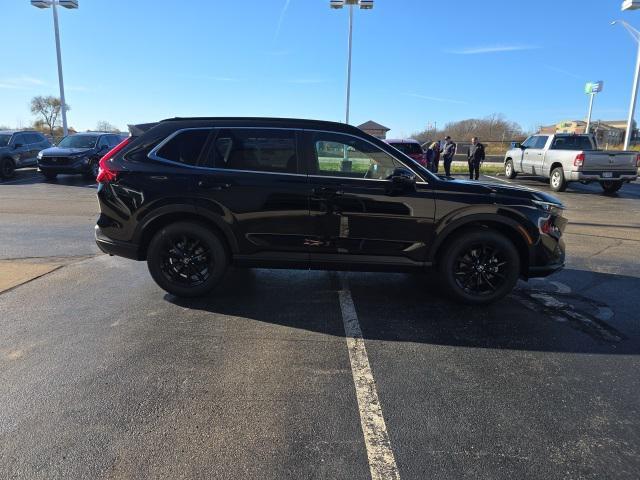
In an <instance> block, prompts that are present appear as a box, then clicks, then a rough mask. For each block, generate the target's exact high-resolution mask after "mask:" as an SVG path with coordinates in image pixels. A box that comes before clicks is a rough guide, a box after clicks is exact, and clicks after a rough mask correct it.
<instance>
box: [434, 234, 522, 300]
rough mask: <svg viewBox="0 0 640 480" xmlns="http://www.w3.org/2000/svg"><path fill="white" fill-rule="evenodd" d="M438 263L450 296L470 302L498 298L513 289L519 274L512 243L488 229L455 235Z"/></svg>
mask: <svg viewBox="0 0 640 480" xmlns="http://www.w3.org/2000/svg"><path fill="white" fill-rule="evenodd" d="M439 266H440V275H441V277H442V280H443V281H444V284H445V286H446V288H447V290H448V291H449V293H450V294H451V296H452V297H453V298H455V299H456V300H460V301H462V302H464V303H470V304H485V303H491V302H494V301H496V300H499V299H501V298H502V297H504V296H505V295H507V294H508V293H509V292H511V290H513V287H514V286H515V284H516V282H517V281H518V277H519V276H520V257H519V256H518V251H517V250H516V248H515V246H514V245H513V243H512V242H511V241H510V240H509V239H508V238H506V237H504V236H503V235H501V234H499V233H497V232H494V231H492V230H474V231H469V232H467V233H464V234H461V235H459V236H457V237H455V238H454V239H453V242H452V243H451V244H450V245H449V246H448V247H447V249H446V250H445V252H444V255H443V256H442V258H441V259H440V262H439Z"/></svg>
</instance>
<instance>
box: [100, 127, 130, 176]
mask: <svg viewBox="0 0 640 480" xmlns="http://www.w3.org/2000/svg"><path fill="white" fill-rule="evenodd" d="M129 142H131V137H127V138H125V139H124V140H123V141H121V142H120V143H119V144H118V145H116V146H115V147H113V148H112V149H111V150H109V151H108V152H107V153H106V154H105V155H104V157H102V158H101V159H100V162H99V164H98V165H99V166H100V168H99V169H98V176H97V177H96V181H97V182H98V183H109V182H112V181H114V180H115V179H116V177H117V176H118V171H117V170H115V169H114V168H113V166H111V165H109V164H108V163H107V162H109V160H111V159H112V158H113V157H115V156H116V155H117V154H118V152H119V151H120V150H122V149H123V148H124V147H126V146H127V145H128V144H129Z"/></svg>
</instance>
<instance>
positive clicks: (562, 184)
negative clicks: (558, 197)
mask: <svg viewBox="0 0 640 480" xmlns="http://www.w3.org/2000/svg"><path fill="white" fill-rule="evenodd" d="M549 186H550V187H551V190H553V191H554V192H564V191H565V190H566V189H567V181H566V180H565V178H564V170H563V169H562V167H556V168H554V169H553V170H551V175H550V176H549Z"/></svg>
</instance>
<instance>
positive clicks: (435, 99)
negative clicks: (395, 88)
mask: <svg viewBox="0 0 640 480" xmlns="http://www.w3.org/2000/svg"><path fill="white" fill-rule="evenodd" d="M404 95H406V96H408V97H415V98H421V99H423V100H431V101H432V102H440V103H455V104H458V105H465V104H466V103H467V102H464V101H462V100H454V99H451V98H442V97H432V96H429V95H421V94H419V93H405V94H404Z"/></svg>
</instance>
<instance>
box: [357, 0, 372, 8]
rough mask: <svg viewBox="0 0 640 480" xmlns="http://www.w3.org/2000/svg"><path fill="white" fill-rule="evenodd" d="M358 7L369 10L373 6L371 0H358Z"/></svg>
mask: <svg viewBox="0 0 640 480" xmlns="http://www.w3.org/2000/svg"><path fill="white" fill-rule="evenodd" d="M360 8H361V9H362V10H371V9H372V8H373V0H360Z"/></svg>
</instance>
